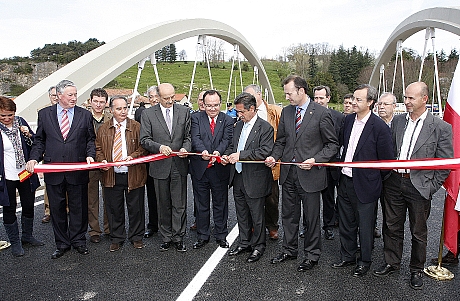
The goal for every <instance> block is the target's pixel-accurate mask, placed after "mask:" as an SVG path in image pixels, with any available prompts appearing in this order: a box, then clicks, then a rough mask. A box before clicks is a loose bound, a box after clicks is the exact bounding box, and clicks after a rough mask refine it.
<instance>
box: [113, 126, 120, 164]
mask: <svg viewBox="0 0 460 301" xmlns="http://www.w3.org/2000/svg"><path fill="white" fill-rule="evenodd" d="M121 157H122V151H121V124H120V123H118V124H117V129H116V132H115V139H114V142H113V162H117V161H121Z"/></svg>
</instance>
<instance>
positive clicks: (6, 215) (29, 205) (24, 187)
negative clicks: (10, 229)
mask: <svg viewBox="0 0 460 301" xmlns="http://www.w3.org/2000/svg"><path fill="white" fill-rule="evenodd" d="M6 188H7V189H8V199H9V201H10V205H9V206H3V223H4V224H7V225H10V224H13V223H14V222H15V221H16V206H17V200H16V189H17V191H18V193H19V198H20V200H21V206H22V216H24V217H28V218H34V201H35V191H34V192H32V191H30V180H29V179H27V180H25V181H24V182H22V183H21V182H20V181H10V180H6Z"/></svg>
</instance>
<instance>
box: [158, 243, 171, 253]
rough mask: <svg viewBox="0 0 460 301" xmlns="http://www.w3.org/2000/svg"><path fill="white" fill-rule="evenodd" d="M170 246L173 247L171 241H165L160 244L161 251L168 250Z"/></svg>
mask: <svg viewBox="0 0 460 301" xmlns="http://www.w3.org/2000/svg"><path fill="white" fill-rule="evenodd" d="M169 247H171V242H170V241H168V242H164V243H162V244H161V245H160V252H164V251H168V250H169Z"/></svg>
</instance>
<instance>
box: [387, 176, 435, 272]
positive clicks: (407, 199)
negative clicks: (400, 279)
mask: <svg viewBox="0 0 460 301" xmlns="http://www.w3.org/2000/svg"><path fill="white" fill-rule="evenodd" d="M383 185H384V186H383V187H384V190H385V198H384V203H385V206H384V208H385V212H384V215H385V222H386V228H384V231H385V232H384V235H383V242H384V248H383V253H384V257H385V262H386V263H387V264H390V265H391V266H393V267H395V268H399V266H400V264H401V258H402V252H403V240H404V223H405V222H406V211H408V212H409V227H410V232H411V235H412V250H411V258H410V264H409V268H410V270H411V272H414V271H420V270H423V268H424V265H425V261H426V245H427V236H428V229H427V225H426V221H427V219H428V217H429V216H430V210H431V199H430V200H427V199H424V198H423V197H422V196H421V195H420V193H419V192H418V190H417V189H416V188H415V187H414V185H412V182H411V180H410V179H407V178H402V177H401V176H399V175H398V174H397V173H395V172H392V174H391V176H390V177H389V178H388V179H387V180H385V181H384V182H383Z"/></svg>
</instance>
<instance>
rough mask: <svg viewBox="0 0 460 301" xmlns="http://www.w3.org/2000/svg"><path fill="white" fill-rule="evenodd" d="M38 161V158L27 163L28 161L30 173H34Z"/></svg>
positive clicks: (27, 168)
mask: <svg viewBox="0 0 460 301" xmlns="http://www.w3.org/2000/svg"><path fill="white" fill-rule="evenodd" d="M37 164H38V162H37V161H36V160H29V161H28V162H27V163H26V170H27V171H28V172H30V173H34V168H35V165H37Z"/></svg>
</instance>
